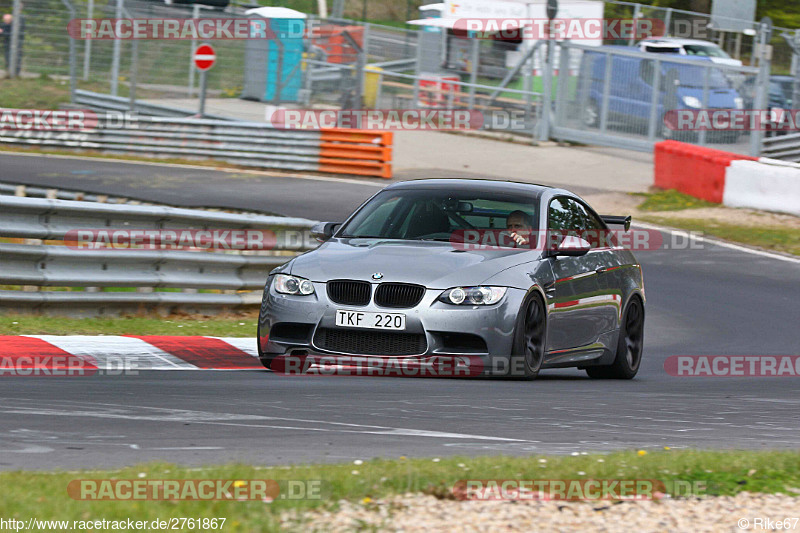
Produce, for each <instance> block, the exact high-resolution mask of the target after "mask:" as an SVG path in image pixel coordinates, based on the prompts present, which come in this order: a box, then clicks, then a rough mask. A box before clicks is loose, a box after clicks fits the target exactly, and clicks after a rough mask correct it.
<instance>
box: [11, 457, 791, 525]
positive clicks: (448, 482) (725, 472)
mask: <svg viewBox="0 0 800 533" xmlns="http://www.w3.org/2000/svg"><path fill="white" fill-rule="evenodd" d="M640 453H641V452H640ZM109 478H116V479H141V478H144V479H149V480H153V479H226V480H227V479H230V480H241V479H262V480H263V479H272V480H276V481H278V482H279V485H280V486H281V488H282V490H283V492H282V493H286V492H285V487H286V483H287V482H288V480H302V481H317V480H318V481H320V484H319V488H320V496H321V498H320V499H302V500H289V499H281V498H280V497H279V498H278V499H276V500H274V501H273V502H272V503H264V502H261V501H202V502H188V501H182V502H165V501H100V502H92V501H80V500H73V499H71V498H70V497H69V496H68V495H67V493H66V487H67V485H68V483H69V482H70V481H72V480H79V479H109ZM465 479H520V480H533V479H540V480H544V479H653V480H660V481H662V482H664V485H665V486H666V488H667V492H669V493H675V494H676V495H680V494H679V493H676V488H677V487H679V484H678V483H676V482H687V483H692V482H694V483H696V484H695V487H697V488H699V489H700V493H701V494H703V495H708V496H714V495H733V494H736V493H739V492H742V491H748V492H763V493H776V492H780V493H784V494H789V495H796V491H797V489H798V487H800V453H798V452H792V451H788V452H754V451H747V452H738V451H737V452H717V451H674V450H670V451H655V452H650V453H647V454H645V455H639V454H638V453H636V452H633V451H632V452H623V453H615V454H611V455H579V456H558V457H552V456H550V457H547V456H531V457H503V456H501V457H496V456H487V457H477V458H466V457H454V458H447V459H441V460H440V461H439V460H434V459H433V458H427V459H413V460H407V459H403V458H400V459H373V460H370V459H369V458H368V457H365V458H364V459H363V464H357V465H356V464H353V463H346V464H335V465H301V466H291V467H270V468H264V467H254V466H245V465H228V466H210V467H204V468H200V469H197V468H193V469H188V468H184V467H177V466H175V465H170V464H163V463H159V464H149V465H143V466H135V467H131V468H125V469H122V470H114V471H90V472H71V473H66V472H42V473H39V472H2V473H0V487H2V488H0V516H2V517H3V518H5V519H9V518H17V519H22V520H26V519H27V518H28V517H31V516H34V517H38V518H39V519H54V520H70V521H72V520H88V519H106V520H123V519H127V518H132V519H134V520H153V519H156V518H158V519H169V518H173V517H194V518H198V517H199V518H226V519H227V520H226V524H225V527H224V528H223V529H224V530H225V531H276V530H278V515H279V513H280V512H281V511H286V510H289V509H292V508H294V509H297V510H300V511H303V510H307V509H312V508H316V507H320V506H325V507H329V508H330V507H335V506H336V502H337V501H339V500H340V499H346V500H350V501H354V502H360V503H361V504H362V505H365V506H369V505H371V501H372V500H375V499H377V498H380V497H383V496H388V495H392V494H401V493H405V492H408V491H410V492H425V493H429V494H433V495H436V496H438V497H443V498H448V497H450V495H451V494H452V493H451V489H452V487H453V485H454V484H455V483H456V482H457V481H459V480H465ZM683 495H686V494H683ZM367 498H369V499H367Z"/></svg>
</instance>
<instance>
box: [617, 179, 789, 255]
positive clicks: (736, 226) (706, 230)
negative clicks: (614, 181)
mask: <svg viewBox="0 0 800 533" xmlns="http://www.w3.org/2000/svg"><path fill="white" fill-rule="evenodd" d="M632 195H633V196H636V197H639V198H643V199H644V201H643V202H642V203H641V204H640V205H639V206H638V208H637V209H638V211H639V213H637V214H636V215H635V216H634V219H635V220H641V221H643V222H652V223H654V224H660V225H662V226H670V227H673V228H677V229H682V230H686V231H693V232H701V233H703V234H705V235H707V236H710V237H717V238H719V239H723V240H726V241H730V242H734V243H739V244H744V245H748V246H755V247H758V248H763V249H766V250H773V251H776V252H783V253H788V254H792V255H800V229H798V227H799V226H798V224H796V223H791V222H790V223H785V224H781V219H780V218H776V217H784V218H791V217H789V216H787V215H777V216H773V215H772V214H770V213H764V212H756V217H753V216H752V214H751V213H750V212H748V215H749V216H746V217H743V216H742V215H741V211H740V210H737V209H732V208H726V207H723V206H720V205H719V204H715V203H712V202H707V201H705V200H701V199H699V198H695V197H693V196H689V195H688V194H683V193H680V192H678V191H676V190H668V191H658V192H654V193H632ZM702 208H714V211H706V212H704V213H703V216H706V215H708V216H707V217H706V218H700V216H697V217H691V216H687V215H686V214H684V213H681V214H680V215H678V213H677V212H682V211H686V210H691V209H702ZM671 212H675V214H674V215H671V214H670V213H671ZM649 213H652V214H649ZM710 213H713V214H710ZM738 218H741V219H742V220H745V221H747V223H738V222H736V220H737V219H738ZM728 220H730V222H729V221H728Z"/></svg>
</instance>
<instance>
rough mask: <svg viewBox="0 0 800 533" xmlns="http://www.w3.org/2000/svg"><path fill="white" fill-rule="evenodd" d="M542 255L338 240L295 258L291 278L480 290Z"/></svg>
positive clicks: (436, 244)
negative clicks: (377, 278) (375, 278)
mask: <svg viewBox="0 0 800 533" xmlns="http://www.w3.org/2000/svg"><path fill="white" fill-rule="evenodd" d="M540 257H541V252H540V251H538V250H517V249H499V250H479V251H474V250H468V251H465V250H457V249H456V248H455V247H454V246H453V245H452V244H450V243H447V242H422V241H395V240H379V239H334V240H331V241H329V242H326V243H325V244H323V245H322V246H320V247H319V248H317V249H316V250H314V251H312V252H308V253H306V254H303V255H301V256H298V257H296V258H295V259H294V260H293V261H292V262H291V264H290V269H291V270H290V273H291V274H292V275H295V276H301V277H304V278H308V279H310V280H311V281H317V282H325V281H328V280H331V279H357V280H367V281H370V280H372V279H373V278H372V275H373V274H375V273H381V274H382V275H383V277H382V278H380V281H381V282H392V281H394V282H405V283H416V284H419V285H424V286H426V287H428V288H430V289H442V290H444V289H448V288H450V287H454V286H458V285H477V284H480V283H482V282H483V281H484V280H486V279H488V278H490V277H492V276H494V275H495V274H497V273H498V272H500V271H503V270H506V269H507V268H510V267H513V266H516V265H519V264H522V263H528V262H530V261H535V260H537V259H539V258H540Z"/></svg>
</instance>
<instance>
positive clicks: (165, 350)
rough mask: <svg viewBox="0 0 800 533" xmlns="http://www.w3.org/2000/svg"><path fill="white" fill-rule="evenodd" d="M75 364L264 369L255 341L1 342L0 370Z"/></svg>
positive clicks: (75, 338)
mask: <svg viewBox="0 0 800 533" xmlns="http://www.w3.org/2000/svg"><path fill="white" fill-rule="evenodd" d="M74 358H77V359H79V360H80V361H82V362H83V363H85V364H86V365H87V366H90V367H92V368H96V369H98V370H109V369H118V368H119V366H120V364H121V363H123V364H125V363H131V366H132V367H133V366H135V367H136V368H138V369H140V370H256V369H258V370H263V369H264V367H263V366H261V363H260V362H259V361H258V351H257V347H256V339H255V337H244V338H240V337H222V338H220V337H197V336H195V337H182V336H134V335H130V336H127V335H126V336H121V335H102V336H96V335H68V336H63V335H20V336H0V360H2V362H0V367H1V366H2V364H7V365H11V366H14V365H16V364H17V363H25V364H34V365H37V364H40V365H45V366H46V365H48V364H54V365H57V364H59V363H58V361H63V360H65V359H74ZM31 361H33V363H31ZM50 362H52V363H50Z"/></svg>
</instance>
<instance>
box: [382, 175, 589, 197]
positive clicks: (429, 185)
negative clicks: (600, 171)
mask: <svg viewBox="0 0 800 533" xmlns="http://www.w3.org/2000/svg"><path fill="white" fill-rule="evenodd" d="M386 189H392V190H394V189H430V190H442V191H464V192H481V191H492V192H508V193H519V194H532V195H533V196H534V197H536V198H539V197H541V196H542V194H544V193H545V192H546V191H552V192H558V193H565V194H570V195H574V194H573V193H571V192H569V191H565V190H563V189H557V188H555V187H549V186H547V185H539V184H536V183H521V182H518V181H510V180H509V181H506V180H493V179H463V178H447V179H436V178H433V179H419V180H409V181H400V182H397V183H393V184H391V185H389V186H388V187H386Z"/></svg>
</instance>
